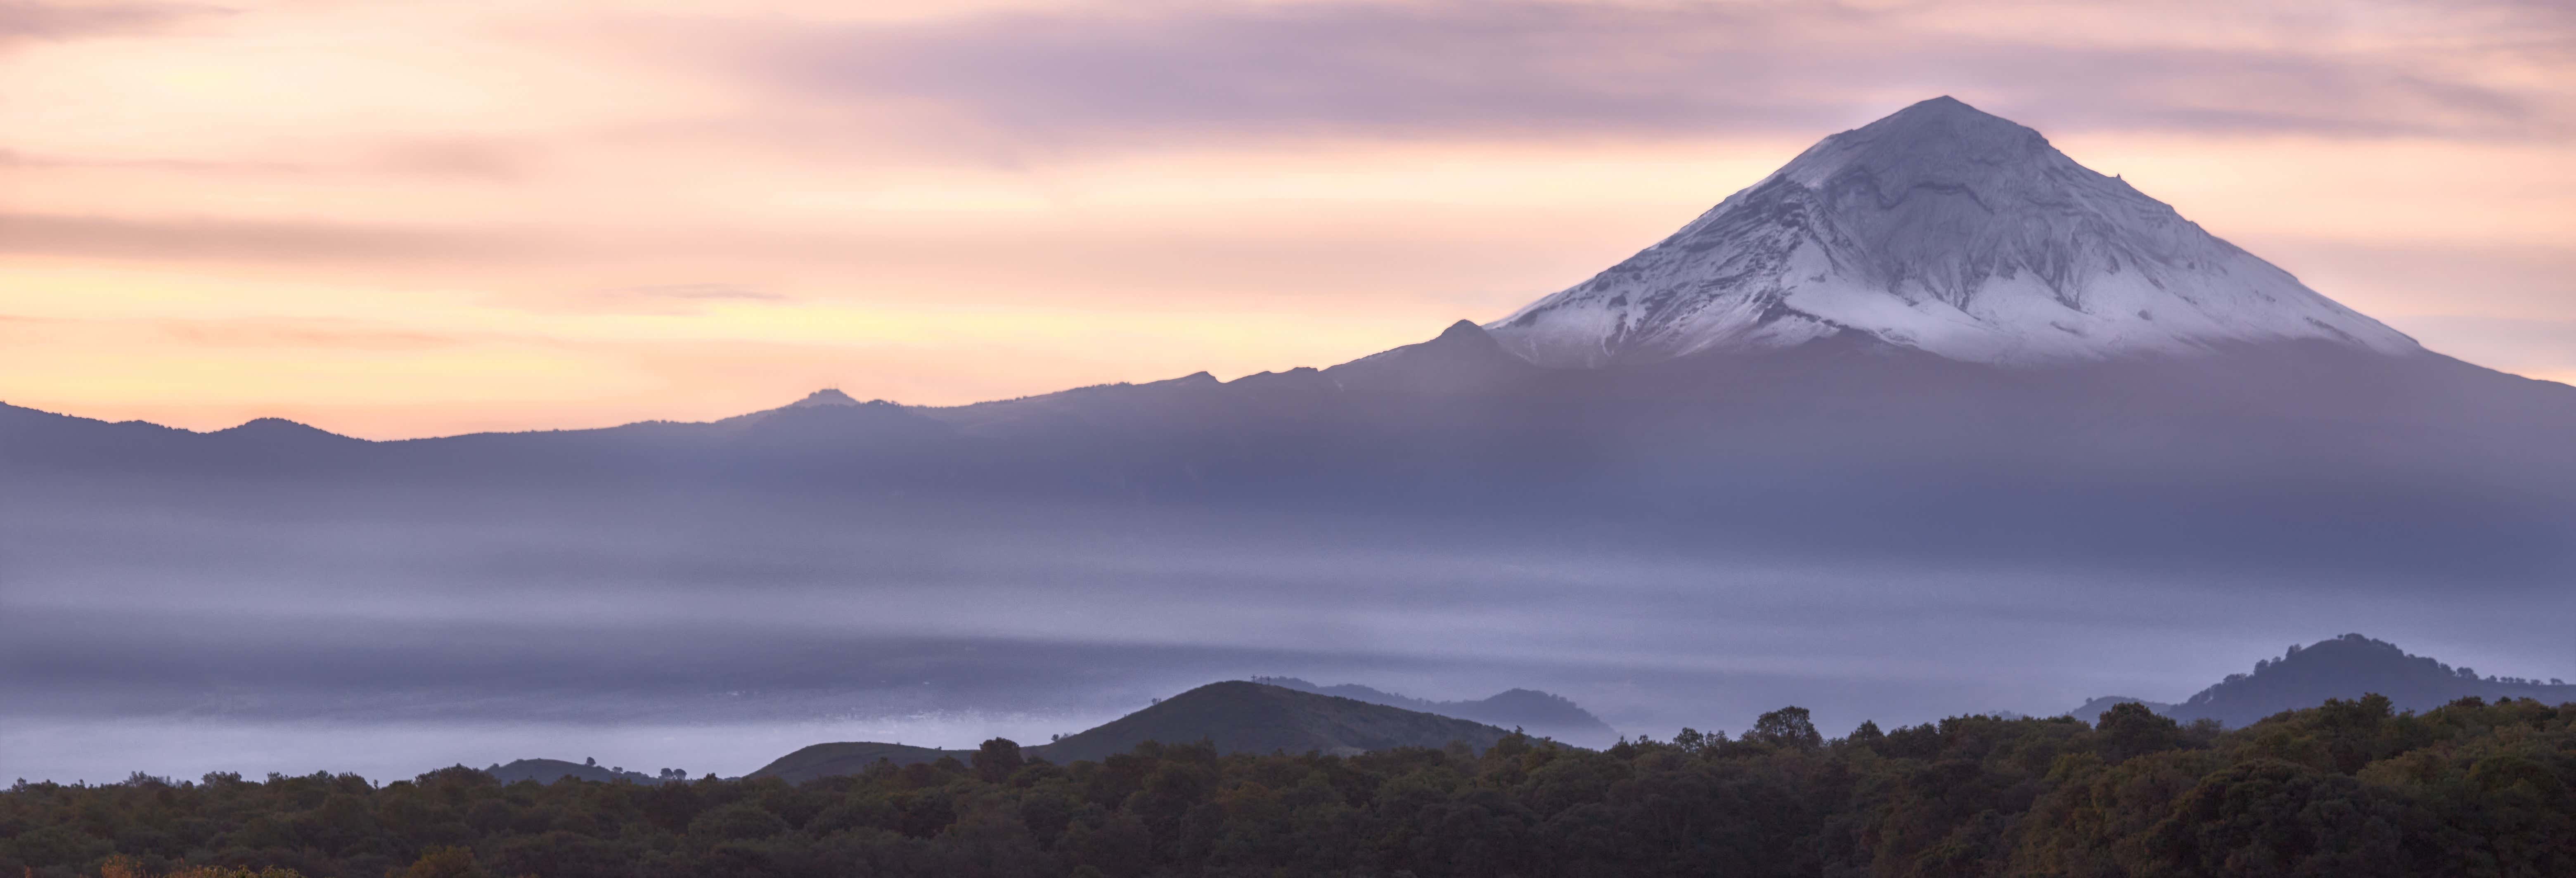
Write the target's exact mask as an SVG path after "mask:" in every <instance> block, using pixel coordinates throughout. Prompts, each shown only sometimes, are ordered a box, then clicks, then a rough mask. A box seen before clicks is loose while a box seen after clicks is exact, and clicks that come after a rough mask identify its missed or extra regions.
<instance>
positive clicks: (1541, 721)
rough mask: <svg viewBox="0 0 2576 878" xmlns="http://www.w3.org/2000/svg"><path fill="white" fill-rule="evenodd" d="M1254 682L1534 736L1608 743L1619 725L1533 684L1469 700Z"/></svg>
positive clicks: (1292, 681)
mask: <svg viewBox="0 0 2576 878" xmlns="http://www.w3.org/2000/svg"><path fill="white" fill-rule="evenodd" d="M1253 682H1255V683H1261V684H1265V685H1270V686H1279V687H1282V688H1287V689H1295V690H1297V691H1299V692H1312V693H1315V694H1317V695H1331V696H1334V697H1336V698H1348V699H1352V700H1354V701H1366V702H1368V703H1370V704H1383V705H1386V706H1389V707H1401V708H1404V709H1406V710H1417V711H1421V712H1423V713H1436V714H1439V715H1441V716H1446V717H1455V718H1458V719H1463V720H1468V721H1471V722H1480V723H1484V724H1486V725H1489V726H1494V727H1496V728H1505V729H1512V728H1517V729H1520V730H1522V731H1524V732H1527V733H1529V734H1530V735H1532V736H1536V737H1542V738H1554V739H1557V740H1559V741H1564V742H1567V743H1571V744H1575V745H1578V746H1585V747H1591V746H1608V745H1609V744H1610V743H1611V739H1613V738H1616V737H1617V736H1618V734H1619V733H1618V730H1616V729H1613V728H1611V727H1610V724H1609V723H1605V722H1602V721H1601V718H1600V717H1597V716H1593V715H1592V712H1591V711H1587V710H1584V709H1583V708H1582V706H1580V705H1577V704H1575V703H1574V702H1573V701H1570V700H1568V699H1566V698H1565V697H1563V696H1559V695H1553V694H1549V693H1546V692H1540V691H1538V690H1535V689H1512V690H1508V691H1505V692H1502V693H1499V694H1496V695H1493V696H1490V697H1487V698H1480V699H1476V700H1473V701H1432V700H1429V699H1424V698H1413V697H1409V696H1404V695H1397V694H1395V693H1393V692H1387V691H1384V690H1380V689H1374V688H1370V687H1367V686H1361V685H1357V684H1353V683H1342V684H1339V685H1333V686H1318V685H1315V684H1313V683H1309V682H1307V681H1305V680H1300V679H1297V678H1295V677H1254V678H1253Z"/></svg>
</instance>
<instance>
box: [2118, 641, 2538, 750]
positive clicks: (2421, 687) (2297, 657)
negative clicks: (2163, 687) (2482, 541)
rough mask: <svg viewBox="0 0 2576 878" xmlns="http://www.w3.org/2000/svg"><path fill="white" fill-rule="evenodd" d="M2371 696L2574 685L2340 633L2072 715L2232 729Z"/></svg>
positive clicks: (2426, 699) (2419, 698) (2443, 699)
mask: <svg viewBox="0 0 2576 878" xmlns="http://www.w3.org/2000/svg"><path fill="white" fill-rule="evenodd" d="M2374 694H2375V695H2380V696H2384V697H2386V698H2388V699H2389V702H2390V704H2391V706H2392V707H2394V708H2395V709H2397V710H2411V711H2417V712H2422V711H2427V710H2432V709H2434V708H2436V707H2440V706H2442V705H2444V704H2448V703H2450V702H2452V701H2455V700H2458V699H2461V698H2530V699H2536V700H2539V701H2542V702H2544V703H2549V704H2559V703H2565V702H2576V685H2571V684H2568V683H2566V682H2564V681H2563V680H2558V679H2551V680H2548V681H2545V682H2544V681H2541V680H2533V679H2523V678H2519V677H2499V676H2495V675H2488V676H2485V677H2480V676H2478V675H2477V672H2476V671H2475V670H2474V669H2471V668H2466V667H2460V668H2454V667H2452V666H2451V665H2449V664H2447V663H2444V662H2441V661H2438V660H2435V659H2432V658H2429V657H2426V656H2419V655H2414V654H2411V653H2408V652H2406V651H2405V650H2403V649H2399V648H2398V647H2397V645H2396V644H2393V643H2389V642H2387V641H2383V640H2376V639H2373V638H2370V637H2365V636H2363V635H2360V634H2345V635H2343V636H2341V637H2336V638H2333V639H2329V640H2321V641H2318V642H2316V643H2312V644H2309V645H2307V646H2304V647H2302V646H2299V645H2297V644H2292V645H2291V646H2290V648H2289V651H2288V652H2287V653H2286V654H2284V655H2283V656H2281V657H2280V658H2277V659H2275V658H2266V659H2263V660H2261V661H2258V662H2255V664H2254V669H2253V670H2252V671H2250V672H2247V673H2237V674H2229V675H2227V678H2226V679H2224V680H2221V681H2219V682H2218V683H2215V684H2212V685H2210V686H2209V687H2208V688H2205V689H2202V690H2200V691H2199V692H2197V693H2194V694H2193V695H2192V696H2191V697H2190V698H2188V699H2185V700H2183V701H2180V702H2173V703H2166V702H2156V701H2146V700H2143V699H2137V698H2127V697H2120V696H2109V697H2103V698H2095V699H2092V700H2090V701H2087V702H2085V703H2084V705H2083V706H2082V707H2078V708H2076V710H2075V711H2074V713H2073V715H2074V716H2075V717H2076V718H2077V719H2082V720H2085V721H2087V722H2090V721H2092V719H2093V716H2094V715H2098V714H2099V713H2100V712H2101V711H2104V710H2108V709H2110V708H2111V707H2112V706H2113V705H2116V704H2121V703H2127V702H2136V703H2139V704H2144V705H2146V706H2147V707H2148V709H2150V710H2153V711H2155V712H2156V713H2158V714H2161V715H2164V716H2167V717H2171V718H2173V719H2176V720H2181V721H2184V722H2190V721H2192V720H2199V719H2208V720H2214V721H2217V722H2218V723H2219V724H2221V725H2224V726H2227V727H2229V728H2237V727H2242V726H2248V725H2252V724H2254V723H2255V722H2256V721H2259V720H2261V719H2263V718H2265V717H2268V716H2271V715H2273V714H2276V713H2280V712H2282V711H2285V710H2297V709H2302V708H2309V707H2315V706H2317V705H2319V704H2323V703H2325V700H2326V699H2329V698H2341V699H2346V700H2351V699H2357V698H2360V697H2362V696H2364V695H2374Z"/></svg>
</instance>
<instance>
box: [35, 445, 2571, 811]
mask: <svg viewBox="0 0 2576 878" xmlns="http://www.w3.org/2000/svg"><path fill="white" fill-rule="evenodd" d="M227 496H228V497H230V498H231V499H226V500H223V501H220V502H217V501H196V500H191V499H189V498H186V497H180V496H171V497H160V498H151V500H150V502H136V501H135V500H134V499H133V498H122V499H117V500H114V501H104V500H102V501H100V502H98V503H96V504H94V505H85V504H84V503H82V502H79V501H77V500H74V499H64V498H56V499H54V500H52V501H49V502H46V503H42V504H35V503H13V504H6V505H0V516H5V519H0V667H5V668H6V673H5V674H0V778H8V777H21V776H23V777H28V778H31V779H42V778H51V779H57V780H74V779H88V780H92V781H97V780H112V779H118V778H122V777H124V776H125V775H126V773H127V772H129V771H137V770H140V771H147V772H150V773H154V774H163V775H173V776H178V777H193V776H196V775H198V774H202V773H204V772H207V771H241V772H244V773H248V774H253V775H256V774H260V773H265V772H268V771H280V772H288V773H308V772H311V771H316V770H331V771H356V772H360V773H364V774H367V775H368V776H370V777H377V778H380V779H383V778H396V777H404V776H409V775H411V774H416V773H418V772H421V771H425V770H428V769H431V768H435V767H438V766H442V765H448V764H456V763H465V764H472V765H486V764H490V763H494V762H506V761H509V760H511V759H516V758H522V757H537V756H543V757H551V758H565V759H574V760H579V759H581V758H584V757H597V758H599V759H600V760H601V763H602V764H603V765H609V764H617V765H624V766H625V767H628V768H633V769H642V770H645V771H648V772H649V771H652V770H656V769H659V768H664V767H676V768H685V769H689V770H691V771H693V772H697V773H702V774H703V773H709V772H712V773H717V774H723V775H737V774H741V773H744V772H747V771H750V770H752V769H754V768H757V767H758V766H759V765H760V764H761V763H764V762H766V761H768V760H769V759H770V758H774V757H776V756H778V755H781V754H783V753H785V752H787V751H789V750H792V749H794V748H795V747H798V746H802V745H804V744H809V743H815V742H819V741H825V740H889V739H892V740H901V741H904V742H905V743H916V744H931V745H943V746H965V745H971V744H973V743H974V742H976V741H980V740H982V739H983V738H985V737H990V736H993V735H1003V736H1010V737H1015V738H1017V739H1021V740H1028V741H1037V740H1044V738H1045V736H1046V735H1047V734H1051V733H1057V732H1071V731H1076V730H1079V729H1080V728H1083V727H1087V726H1088V725H1091V724H1094V723H1096V722H1099V721H1101V720H1104V719H1107V718H1110V717H1114V716H1116V715H1118V714H1120V713H1122V712H1125V711H1128V710H1133V709H1136V708H1138V707H1142V706H1144V705H1145V704H1147V703H1149V701H1150V699H1152V698H1155V697H1162V696H1167V695H1170V694H1173V693H1175V692H1178V691H1181V690H1184V689H1186V688H1188V687H1190V686H1193V685H1197V684H1200V683H1205V682H1209V681H1212V680H1217V679H1226V678H1238V677H1244V676H1250V675H1256V674H1283V675H1294V676H1300V677H1304V678H1306V679H1310V680H1316V681H1318V682H1327V683H1334V682H1358V683H1365V684H1368V685H1373V686H1377V687H1379V688H1383V689H1387V690H1391V691H1395V692H1400V693H1404V694H1408V695H1414V696H1419V697H1429V698H1441V699H1453V698H1476V697H1482V696H1485V695H1490V694H1493V693H1494V692H1496V691H1500V690H1502V689H1505V688H1510V687H1514V686H1525V687H1532V688H1539V689H1545V690H1548V691H1552V692H1556V693H1559V694H1562V695H1565V696H1567V697H1570V698H1572V699H1574V700H1575V701H1577V702H1578V703H1580V704H1582V705H1584V706H1585V707H1587V708H1589V709H1591V710H1593V711H1594V712H1596V713H1598V714H1600V715H1601V716H1603V718H1604V719H1606V720H1608V721H1609V722H1610V723H1611V724H1612V725H1614V726H1617V727H1618V728H1620V729H1621V730H1622V731H1624V732H1628V733H1630V734H1651V735H1654V736H1656V737H1664V736H1668V735H1670V734H1671V733H1672V732H1673V731H1674V730H1675V729H1677V728H1679V727H1681V726H1684V725H1689V726H1694V727H1697V728H1701V729H1711V728H1715V729H1741V728H1743V727H1745V726H1747V725H1749V724H1750V722H1751V720H1752V718H1753V717H1754V716H1755V715H1757V714H1758V713H1760V712H1761V711H1763V710H1767V709H1770V708H1773V707H1778V706H1781V705H1784V704H1799V705H1803V706H1807V707H1810V708H1812V709H1814V710H1815V711H1816V714H1817V718H1818V720H1819V722H1820V724H1822V725H1824V726H1825V727H1826V728H1827V729H1828V730H1830V731H1833V732H1839V731H1841V730H1844V729H1848V728H1850V727H1851V726H1852V725H1854V724H1857V723H1858V722H1859V721H1860V720H1862V719H1864V718H1874V719H1876V720H1878V721H1879V722H1880V723H1881V724H1882V725H1885V724H1888V723H1891V722H1908V723H1910V722H1920V721H1925V720H1931V719H1936V718H1939V717H1941V716H1947V715H1955V714H1960V713H1970V712H1986V711H1999V710H2008V711H2017V712H2023V713H2031V714H2053V713H2057V712H2061V711H2064V710H2066V709H2068V708H2071V707H2073V706H2074V705H2076V704H2077V703H2080V702H2081V701H2082V700H2084V699H2085V698H2087V697H2091V696H2095V695H2103V694H2113V693H2117V694H2127V695H2135V696H2141V697H2149V698H2159V699H2175V698H2180V697H2182V696H2185V695H2188V694H2189V693H2190V692H2192V691H2194V690H2196V689H2198V688H2200V687H2201V686H2204V685H2207V684H2209V683H2211V682H2214V681H2215V680H2217V679H2218V678H2219V677H2221V676H2223V675H2225V674H2227V673H2231V672H2236V671H2242V670H2246V669H2247V668H2248V667H2249V666H2250V665H2251V664H2252V663H2253V662H2254V660H2256V659H2258V658H2262V657H2266V656H2270V655H2277V654H2279V652H2280V651H2281V650H2282V648H2283V647H2285V646H2287V645H2288V644H2290V643H2293V642H2301V643H2304V642H2311V641H2314V640H2317V639H2321V638H2324V637H2330V636H2333V635H2336V634H2341V633H2343V632H2346V631H2360V632H2364V633H2368V634H2371V635H2372V636H2376V637H2380V638H2382V639H2388V640H2392V641H2394V642H2396V643H2398V644H2400V645H2401V646H2405V647H2407V648H2408V649H2410V650H2411V651H2414V652H2417V653H2420V654H2430V655H2436V656H2439V657H2441V658H2443V659H2444V660H2446V661H2449V662H2451V663H2453V664H2465V665H2471V666H2475V667H2477V668H2479V669H2480V670H2481V671H2482V672H2486V673H2503V674H2519V675H2530V676H2541V677H2548V676H2565V675H2567V671H2568V670H2570V668H2569V666H2570V665H2576V649H2571V648H2570V647H2568V646H2567V645H2566V644H2565V642H2564V638H2563V631H2562V630H2558V629H2559V628H2560V627H2561V626H2559V625H2558V624H2557V620H2562V619H2564V618H2567V615H2568V611H2569V610H2571V609H2576V606H2571V605H2576V597H2571V596H2569V595H2566V594H2563V593H2556V591H2555V590H2533V589H2528V588H2504V587H2481V586H2479V585H2477V584H2475V583H2469V582H2417V583H2392V582H2370V583H2360V582H2352V581H2342V580H2336V579H2328V578H2315V579H2297V578H2285V577H2282V576H2280V575H2278V573H2277V572H2273V573H2267V574H2266V575H2265V576H2262V577H2259V578H2257V577H2251V576H2234V575H2230V574H2229V573H2228V572H2227V571H2225V570H2198V571H2193V572H2188V573H2173V572H2162V573H2143V572H2137V571H2125V572H2123V571H2105V570H2087V569H2080V568H2074V567H2040V566H2032V565H2028V564H2025V565H2021V566H2004V565H2000V564H1977V563H1973V562H1969V561H1960V562H1949V563H1944V564H1940V565H1929V566H1927V565H1925V564H1923V563H1921V562H1920V561H1896V560H1885V559H1871V558H1865V557H1863V558H1856V557H1820V556H1819V553H1816V552H1814V551H1812V550H1808V549H1801V550H1799V551H1797V552H1794V553H1789V552H1783V553H1766V552H1764V551H1762V549H1761V547H1759V546H1745V545H1736V544H1728V543H1724V542H1720V541H1717V540H1716V539H1715V538H1714V537H1711V538H1710V539H1707V540H1697V539H1693V538H1691V536H1690V535H1688V534H1682V535H1678V536H1677V535H1675V534H1672V533H1652V534H1648V533H1643V532H1628V531H1622V530H1619V529H1617V528H1591V529H1582V528H1572V527H1566V528H1555V529H1551V528H1546V527H1520V526H1515V527H1510V528H1503V527H1498V526H1478V525H1438V524H1432V523H1423V522H1412V521H1399V520H1367V519H1362V518H1351V517H1338V518H1335V519H1333V520H1330V521H1300V520H1295V519H1290V518H1282V517H1275V516H1274V517H1256V516H1250V515H1241V514H1230V513H1222V512H1217V511H1213V510H1205V509H1200V510H1172V509H1165V510H1137V509H1121V510H1115V511H1110V510H1102V509H1075V510H1066V509H1043V508H1026V507H1020V508H971V507H965V508H961V507H943V506H936V505H931V504H923V503H918V502H909V501H901V500H886V499H882V498H880V499H876V500H869V501H864V502H861V501H831V502H823V501H787V500H781V499H779V498H774V497H771V498H753V497H714V496H690V497H640V496H639V497H626V498H614V499H609V498H590V499H586V500H582V501H567V500H563V499H560V498H554V499H548V498H540V497H514V498H489V497H484V498H478V499H475V500H473V501H472V502H445V501H440V500H438V499H436V498H431V497H418V496H414V497H400V498H385V497H362V496H342V495H330V494H323V495H312V496H285V495H278V496H267V497H263V498H260V499H258V500H256V501H254V502H245V501H243V500H241V499H240V497H239V496H238V495H227ZM139 510H148V511H139Z"/></svg>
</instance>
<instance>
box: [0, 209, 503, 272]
mask: <svg viewBox="0 0 2576 878" xmlns="http://www.w3.org/2000/svg"><path fill="white" fill-rule="evenodd" d="M538 249H540V244H539V243H538V242H536V241H533V240H531V239H529V238H528V237H527V236H525V235H521V234H512V233H510V232H506V231H499V230H475V231H457V230H446V229H424V228H408V227H396V226H380V225H362V224H341V223H328V222H294V221H254V220H235V219H188V218H148V219H130V218H121V217H98V216H78V215H62V214H28V213H0V254H11V253H16V254H45V255H77V256H104V257H111V258H136V259H152V260H164V259H189V260H197V259H239V260H264V261H283V262H300V261H301V262H337V261H366V260H386V259H442V258H474V259H486V260H488V259H495V258H506V257H515V256H522V255H526V254H529V253H532V252H535V251H537V250H538Z"/></svg>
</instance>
